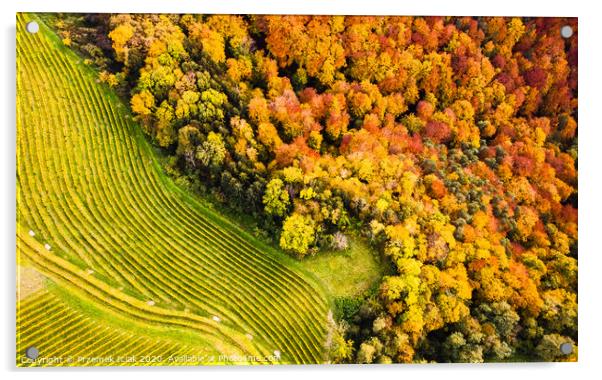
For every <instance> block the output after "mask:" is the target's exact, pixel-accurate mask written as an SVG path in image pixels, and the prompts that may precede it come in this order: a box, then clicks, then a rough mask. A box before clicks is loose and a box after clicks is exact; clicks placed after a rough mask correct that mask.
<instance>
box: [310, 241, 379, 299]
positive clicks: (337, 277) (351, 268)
mask: <svg viewBox="0 0 602 380" xmlns="http://www.w3.org/2000/svg"><path fill="white" fill-rule="evenodd" d="M380 261H381V259H380V256H379V255H378V253H377V252H376V250H375V249H374V248H372V247H370V245H369V244H368V243H367V242H365V241H363V240H361V239H360V238H357V237H352V238H350V239H349V248H348V249H347V250H345V251H323V252H320V253H318V254H317V255H316V256H312V257H308V258H306V259H304V260H302V261H301V265H302V266H303V267H304V268H305V269H306V270H307V271H309V272H310V273H313V274H314V276H316V277H317V278H318V279H319V280H320V281H321V282H322V284H323V285H324V287H325V288H326V291H327V292H328V294H329V295H330V296H331V297H334V298H337V297H355V296H359V295H360V294H361V293H363V292H365V291H366V290H368V289H369V288H370V287H371V286H372V285H373V284H374V283H376V282H377V281H378V280H379V279H380V278H381V277H382V276H383V274H384V269H383V266H382V265H381V262H380Z"/></svg>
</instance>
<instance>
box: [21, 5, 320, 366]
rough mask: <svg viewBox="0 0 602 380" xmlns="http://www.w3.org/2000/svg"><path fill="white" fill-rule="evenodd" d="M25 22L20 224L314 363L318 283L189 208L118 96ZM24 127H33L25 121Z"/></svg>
mask: <svg viewBox="0 0 602 380" xmlns="http://www.w3.org/2000/svg"><path fill="white" fill-rule="evenodd" d="M25 18H26V17H25V16H19V23H18V24H19V25H18V37H19V44H18V53H19V54H18V58H19V59H18V63H19V65H18V66H19V74H20V76H19V78H18V85H19V94H20V95H21V93H23V94H24V95H25V97H24V98H23V99H21V96H19V99H18V101H17V106H18V107H17V108H18V111H21V112H18V122H19V123H20V124H19V123H18V124H19V127H18V148H17V152H18V158H19V171H18V196H19V198H18V200H19V205H18V213H19V214H18V215H19V218H20V219H21V220H22V223H25V224H26V225H29V226H32V227H33V228H35V230H36V232H39V236H41V237H46V238H47V239H48V238H50V240H47V241H49V242H51V244H52V246H53V251H52V254H59V255H61V256H62V257H65V258H69V260H71V261H73V262H74V263H79V264H78V265H79V266H80V268H81V267H82V264H84V265H86V266H87V267H89V268H93V269H94V271H95V274H94V276H92V277H98V278H99V279H105V280H106V281H108V282H107V283H110V284H114V285H113V286H117V284H120V285H121V286H123V287H124V288H125V290H124V291H126V292H127V293H128V294H131V295H132V296H134V297H135V298H138V299H139V300H141V301H143V300H146V299H149V298H151V299H155V300H157V301H158V302H159V304H160V305H163V304H165V305H166V306H167V307H169V308H170V309H171V308H176V309H180V310H181V309H182V308H184V307H186V306H192V307H193V308H194V309H196V310H199V311H200V312H203V313H204V314H205V315H208V314H217V315H220V317H221V318H222V319H223V321H222V323H221V325H222V326H223V328H228V329H233V330H232V331H236V330H238V331H239V333H246V332H251V333H252V334H253V336H254V337H255V338H256V339H255V342H256V343H261V344H267V346H266V347H273V348H274V349H276V348H278V349H280V350H281V351H282V352H283V354H284V356H285V358H286V360H290V361H292V362H301V363H303V362H305V363H318V362H320V361H321V360H322V351H323V348H322V344H323V341H324V339H325V319H326V311H327V303H326V300H325V297H324V296H323V295H322V293H321V291H320V290H318V289H319V287H317V286H316V285H315V283H314V280H312V279H310V280H309V282H308V281H306V280H305V279H304V278H302V277H300V276H299V274H298V273H295V272H294V271H293V270H292V269H289V268H287V267H286V266H284V265H282V264H281V263H280V262H279V260H276V259H275V258H274V257H273V256H272V254H271V253H269V254H266V252H262V251H261V250H259V249H258V247H256V246H255V245H254V244H253V243H250V242H249V241H247V240H245V239H247V238H249V239H250V241H253V242H254V239H252V238H250V237H248V235H247V234H245V233H243V232H241V231H238V230H237V229H236V228H234V227H233V226H232V225H231V224H230V223H228V222H227V221H224V220H223V219H220V218H219V217H216V216H215V215H212V214H211V212H210V211H208V210H206V209H205V208H204V207H203V206H201V205H198V204H196V205H194V206H192V207H191V204H190V202H191V201H189V200H185V197H184V196H183V195H181V194H180V192H179V191H178V190H177V189H175V188H174V187H173V185H172V184H171V183H169V182H166V180H165V179H164V178H163V177H161V176H160V175H158V174H157V171H156V170H157V165H156V163H155V162H154V161H153V160H152V157H151V156H149V153H148V152H149V149H148V148H147V147H146V142H144V141H141V138H140V131H139V129H137V127H135V126H134V125H133V124H131V122H130V121H128V120H126V119H125V118H124V117H123V110H117V109H116V107H114V103H115V104H117V103H116V101H115V100H114V99H115V98H114V96H113V95H110V94H108V93H106V92H101V91H100V90H99V88H100V87H99V86H97V85H95V84H94V83H93V79H91V78H92V77H91V75H90V73H89V72H86V69H83V70H82V69H81V67H77V66H76V65H75V64H74V60H75V59H76V58H73V55H72V53H71V54H70V52H63V51H61V48H57V47H55V46H53V42H54V45H57V43H56V41H55V40H56V37H54V36H47V35H46V34H47V30H46V28H45V26H43V24H42V28H41V32H40V33H38V34H37V35H34V36H32V35H29V34H26V33H25V32H24V31H23V25H24V22H25ZM52 38H54V39H55V40H52ZM24 73H25V74H26V75H25V76H23V74H24ZM84 74H85V75H84ZM26 87H29V88H26ZM22 90H23V91H22ZM107 98H110V101H107ZM40 104H42V105H43V106H42V107H41V109H40V107H39V105H40ZM61 104H63V107H67V108H65V109H63V108H61ZM57 106H58V107H57ZM117 108H119V107H117ZM36 109H38V110H37V112H36V111H35V110H36ZM30 110H31V111H34V112H25V111H30ZM62 110H64V112H57V111H62ZM28 122H33V123H32V124H33V125H36V126H39V128H31V127H27V128H25V127H26V126H27V125H28ZM49 123H50V124H49ZM21 126H23V127H21ZM145 157H146V158H145ZM145 159H146V160H149V159H150V161H149V163H150V164H152V165H147V164H146V163H145V162H146V161H145ZM83 173H86V174H85V175H83ZM193 203H194V202H193ZM203 210H204V211H203ZM199 211H200V212H199ZM201 212H204V214H203V213H201ZM132 234H133V235H132ZM255 243H256V242H255ZM55 246H56V250H55V249H54V247H55ZM55 252H56V253H55ZM83 268H85V267H83ZM83 268H82V269H83ZM59 272H60V271H59ZM55 275H56V276H59V277H60V273H55ZM99 301H100V302H101V303H102V302H105V303H106V300H103V299H100V300H99ZM161 307H164V306H161ZM128 311H131V310H128ZM122 312H125V311H122ZM249 330H250V331H249ZM161 347H164V346H163V345H158V347H157V350H161ZM268 351H269V350H268Z"/></svg>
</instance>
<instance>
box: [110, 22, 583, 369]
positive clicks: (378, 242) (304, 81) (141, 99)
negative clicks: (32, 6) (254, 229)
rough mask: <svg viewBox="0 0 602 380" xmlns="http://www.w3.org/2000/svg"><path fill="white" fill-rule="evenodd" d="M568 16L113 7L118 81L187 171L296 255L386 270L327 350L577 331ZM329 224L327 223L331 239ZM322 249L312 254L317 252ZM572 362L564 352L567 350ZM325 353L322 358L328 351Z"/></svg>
mask: <svg viewBox="0 0 602 380" xmlns="http://www.w3.org/2000/svg"><path fill="white" fill-rule="evenodd" d="M566 24H569V25H571V26H572V28H573V29H574V30H575V31H577V24H576V21H575V20H573V19H556V18H533V19H520V18H499V17H498V18H486V17H483V18H471V17H460V18H456V17H426V18H424V17H341V16H334V17H328V16H244V17H243V16H199V15H195V16H191V15H183V16H179V15H173V16H160V15H114V16H112V17H111V18H110V19H108V20H106V25H107V30H108V37H109V38H110V40H111V41H112V47H113V59H114V62H116V63H117V64H118V65H119V66H118V67H119V72H116V73H115V74H116V75H117V76H116V78H117V79H119V84H118V87H119V88H120V89H121V91H124V93H126V94H127V96H128V97H129V99H130V104H131V108H132V111H133V112H134V114H135V115H136V117H137V118H138V120H139V121H140V123H141V124H142V125H143V126H144V129H145V131H146V132H147V133H148V135H149V136H150V137H151V138H152V139H154V140H155V141H156V143H157V144H158V145H159V146H161V147H164V148H166V149H167V152H168V153H170V154H171V155H173V156H174V157H175V158H174V161H173V162H174V163H175V164H174V165H173V169H176V170H177V171H178V172H179V173H180V174H181V175H184V176H186V177H187V178H188V180H187V181H188V182H189V183H200V184H201V185H200V186H197V187H204V188H207V189H213V191H214V192H216V193H218V194H219V195H220V196H221V197H223V198H224V199H226V200H228V201H229V203H230V204H233V205H237V207H238V208H239V209H241V210H244V211H245V212H250V213H251V214H253V215H255V216H256V218H257V219H258V220H260V221H261V222H260V223H263V226H264V228H265V229H266V230H268V231H273V232H272V233H273V234H274V237H275V238H276V239H275V240H276V241H277V242H279V244H280V246H281V247H282V248H283V249H285V250H286V251H289V252H290V253H292V254H293V255H296V256H299V257H303V256H305V255H307V254H309V253H315V252H318V251H319V249H320V248H324V247H331V246H337V245H338V246H340V245H341V239H345V238H346V236H347V235H349V234H356V233H361V234H363V235H364V236H365V237H366V238H368V239H370V241H371V242H372V243H373V246H374V247H375V251H378V252H380V253H381V254H382V255H383V256H384V257H385V258H386V261H387V262H388V263H389V264H390V265H391V267H392V273H391V275H388V276H386V277H385V278H384V279H383V280H382V283H381V284H380V286H379V288H378V290H377V292H376V293H375V294H374V295H372V296H370V297H368V298H367V299H365V300H364V303H363V304H362V306H361V307H360V308H359V310H358V311H357V312H356V313H355V314H354V315H353V316H349V317H348V319H349V320H348V322H349V324H350V327H349V329H348V331H347V332H346V334H347V338H348V339H351V340H352V341H353V346H354V348H350V347H347V345H346V343H345V342H346V340H345V339H343V338H341V339H342V340H340V342H342V343H341V345H340V350H339V352H340V355H339V359H338V361H358V362H363V363H377V362H378V363H387V362H410V361H421V360H436V361H466V362H480V361H486V360H504V359H511V358H512V357H513V355H522V357H527V358H529V359H532V360H538V359H543V360H564V359H567V357H563V356H562V355H559V354H558V352H557V351H554V347H555V346H557V345H558V344H560V342H565V341H566V342H569V341H570V342H573V343H576V342H577V105H578V104H577V65H576V63H577V62H576V60H577V39H576V37H574V38H571V39H563V38H562V37H561V35H560V28H561V26H563V25H566ZM341 236H342V237H341ZM318 254H319V253H318ZM571 358H574V356H573V357H568V359H571ZM333 360H334V359H333Z"/></svg>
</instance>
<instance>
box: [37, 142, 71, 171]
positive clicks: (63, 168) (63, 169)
mask: <svg viewBox="0 0 602 380" xmlns="http://www.w3.org/2000/svg"><path fill="white" fill-rule="evenodd" d="M34 141H37V139H34ZM63 170H64V168H63Z"/></svg>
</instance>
